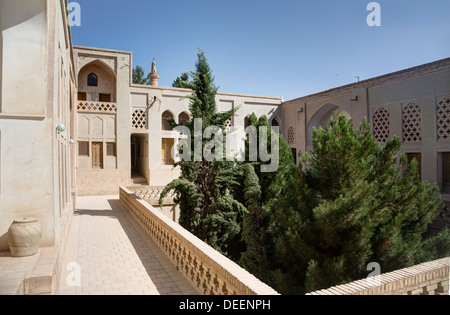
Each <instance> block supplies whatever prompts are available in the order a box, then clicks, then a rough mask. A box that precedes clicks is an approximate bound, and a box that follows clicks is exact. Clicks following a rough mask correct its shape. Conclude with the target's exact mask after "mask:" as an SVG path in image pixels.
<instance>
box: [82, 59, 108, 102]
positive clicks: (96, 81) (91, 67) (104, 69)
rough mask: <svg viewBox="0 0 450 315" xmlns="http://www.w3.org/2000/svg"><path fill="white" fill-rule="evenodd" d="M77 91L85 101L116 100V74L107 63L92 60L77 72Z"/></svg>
mask: <svg viewBox="0 0 450 315" xmlns="http://www.w3.org/2000/svg"><path fill="white" fill-rule="evenodd" d="M78 92H79V95H82V96H83V98H86V101H93V102H103V103H114V102H116V74H115V73H114V71H113V70H112V69H111V67H110V66H109V65H107V64H106V63H104V62H103V61H101V60H98V59H97V60H94V61H92V62H90V63H88V64H86V65H85V66H84V67H82V68H81V69H80V71H79V72H78Z"/></svg>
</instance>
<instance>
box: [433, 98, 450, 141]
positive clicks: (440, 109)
mask: <svg viewBox="0 0 450 315" xmlns="http://www.w3.org/2000/svg"><path fill="white" fill-rule="evenodd" d="M436 115H437V120H436V121H437V140H438V141H448V140H450V95H449V96H446V97H445V98H444V99H443V100H441V101H440V102H439V103H438V105H437V109H436Z"/></svg>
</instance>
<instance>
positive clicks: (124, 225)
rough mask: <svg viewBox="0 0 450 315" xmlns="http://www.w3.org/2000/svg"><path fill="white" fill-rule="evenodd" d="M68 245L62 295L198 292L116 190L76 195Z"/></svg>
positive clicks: (62, 277)
mask: <svg viewBox="0 0 450 315" xmlns="http://www.w3.org/2000/svg"><path fill="white" fill-rule="evenodd" d="M66 246H67V247H66V254H65V257H64V261H63V266H62V273H61V278H60V285H59V293H60V294H62V295H63V294H71V295H73V294H77V295H79V294H82V295H85V294H98V295H109V294H133V295H139V294H151V295H155V294H161V295H165V294H177V295H180V294H196V291H195V290H194V289H193V287H192V286H191V285H190V284H189V282H188V281H187V280H186V279H185V278H184V277H183V276H182V275H181V274H180V273H179V272H178V271H177V270H176V268H175V266H174V265H173V264H172V263H171V262H170V261H169V259H168V258H167V257H166V256H165V255H164V253H163V252H162V251H161V250H160V249H159V248H158V246H157V245H156V244H155V243H154V242H153V241H152V240H151V238H150V237H149V236H148V235H147V234H146V233H145V232H144V230H143V229H142V228H141V227H140V226H139V225H138V223H137V222H136V221H135V220H134V219H133V218H132V217H131V215H130V214H129V213H128V212H127V211H126V210H125V209H123V208H122V206H121V204H120V202H119V199H118V197H117V196H102V197H80V198H78V199H77V204H76V210H75V214H74V217H73V220H72V225H71V229H70V233H69V237H68V240H67V245H66ZM78 271H79V272H78ZM78 280H80V281H78ZM77 282H78V283H77Z"/></svg>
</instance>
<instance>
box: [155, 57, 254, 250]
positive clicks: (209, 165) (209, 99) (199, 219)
mask: <svg viewBox="0 0 450 315" xmlns="http://www.w3.org/2000/svg"><path fill="white" fill-rule="evenodd" d="M191 77H192V82H191V83H190V87H191V89H192V90H193V94H192V95H189V96H188V97H187V98H188V99H189V100H190V105H189V109H190V112H191V115H192V117H193V118H194V119H195V118H198V119H200V120H201V122H202V129H201V132H202V134H203V132H204V131H205V129H206V128H207V127H209V126H217V127H219V128H221V129H222V130H224V129H225V122H226V121H227V120H228V119H230V118H231V117H232V116H233V115H234V113H235V111H236V110H235V109H234V110H230V111H228V112H225V113H218V112H217V108H216V102H215V97H216V93H217V87H216V86H215V85H214V77H213V75H212V71H211V69H210V67H209V64H208V62H207V59H206V57H205V54H204V52H202V51H199V53H198V61H197V63H196V71H195V72H193V73H191ZM168 121H169V123H170V124H171V125H172V127H177V126H178V125H177V124H176V123H175V122H174V121H173V120H168ZM185 126H186V127H187V128H189V130H190V143H191V161H180V162H178V163H176V164H175V166H178V165H179V166H180V168H181V176H180V178H178V179H175V180H173V181H172V182H171V183H169V184H168V185H167V186H166V187H165V189H164V190H163V192H162V194H161V197H160V200H159V202H160V205H162V199H163V198H164V196H165V195H166V194H167V193H168V192H169V191H170V190H174V191H175V194H176V197H175V202H176V203H177V204H179V206H180V219H179V223H180V225H182V226H183V227H184V228H186V229H187V230H188V231H190V232H192V233H193V234H194V235H196V236H197V237H199V238H200V239H202V240H203V241H205V242H206V243H208V244H209V245H211V246H212V247H214V248H215V249H216V250H218V251H220V252H222V253H224V254H230V253H229V250H230V246H231V244H232V243H233V241H234V239H235V238H237V237H238V236H239V233H240V231H241V222H242V218H243V215H244V214H245V212H246V208H245V206H244V205H243V204H242V203H240V202H239V201H237V200H235V199H234V197H233V195H232V194H231V193H230V191H231V190H232V188H233V185H236V184H237V183H236V181H235V178H236V170H235V162H234V161H227V159H226V158H224V159H223V160H212V161H209V160H208V159H206V158H205V156H204V155H202V157H201V159H200V160H196V159H195V156H194V153H195V149H196V148H195V141H194V140H195V136H196V134H195V129H194V120H192V121H190V122H187V123H186V124H185ZM222 133H223V132H222ZM197 136H198V135H197ZM200 136H201V135H200ZM209 141H210V140H209V139H203V140H202V142H201V144H202V148H204V147H205V145H206V144H207V143H208V142H209ZM214 149H215V150H219V151H220V150H221V149H223V148H220V147H217V146H216V147H215V148H214ZM181 153H182V151H181Z"/></svg>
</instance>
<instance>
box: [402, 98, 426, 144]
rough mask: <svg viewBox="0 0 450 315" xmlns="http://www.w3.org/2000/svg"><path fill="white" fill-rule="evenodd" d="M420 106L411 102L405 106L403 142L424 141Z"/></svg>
mask: <svg viewBox="0 0 450 315" xmlns="http://www.w3.org/2000/svg"><path fill="white" fill-rule="evenodd" d="M420 116H421V115H420V106H419V105H417V104H416V103H412V102H411V103H409V104H408V105H406V106H405V107H404V108H403V112H402V120H403V142H405V143H417V142H420V141H422V123H421V117H420Z"/></svg>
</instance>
